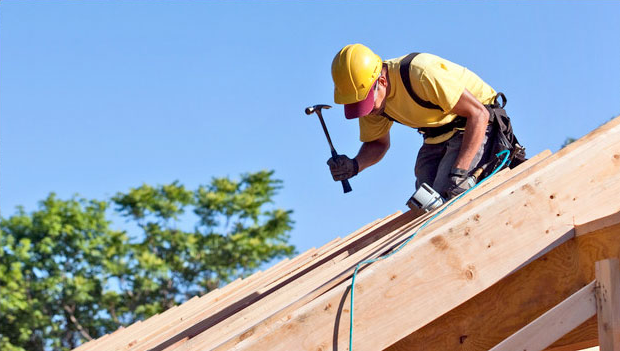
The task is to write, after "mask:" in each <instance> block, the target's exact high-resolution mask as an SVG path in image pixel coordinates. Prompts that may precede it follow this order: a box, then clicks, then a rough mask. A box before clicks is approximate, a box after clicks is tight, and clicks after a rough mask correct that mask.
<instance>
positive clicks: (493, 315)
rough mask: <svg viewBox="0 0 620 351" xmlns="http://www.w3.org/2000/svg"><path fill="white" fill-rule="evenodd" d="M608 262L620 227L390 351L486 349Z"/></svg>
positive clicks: (556, 256) (590, 329)
mask: <svg viewBox="0 0 620 351" xmlns="http://www.w3.org/2000/svg"><path fill="white" fill-rule="evenodd" d="M608 257H620V224H619V225H616V226H613V227H608V228H605V229H601V230H598V231H596V232H594V233H592V234H590V235H586V236H581V237H576V238H574V239H571V240H569V241H567V242H566V243H564V244H562V245H560V246H558V247H557V248H555V249H554V250H553V251H551V252H549V253H547V254H546V255H544V256H543V257H540V258H538V259H537V260H536V261H534V262H532V263H530V264H529V265H527V266H525V267H523V268H522V269H521V270H519V271H517V272H515V273H514V274H512V275H510V276H507V277H505V278H503V279H502V280H500V281H499V282H498V283H497V284H495V285H493V286H491V287H490V288H489V289H486V290H485V291H483V292H482V293H480V294H478V295H476V296H475V297H474V298H472V299H470V300H468V301H467V302H465V303H463V304H462V305H460V306H458V307H457V308H455V309H453V310H451V311H449V312H448V313H446V314H444V315H443V316H441V317H440V318H438V319H436V320H434V321H433V322H432V323H430V324H428V325H427V326H425V327H424V328H421V329H420V330H418V331H416V332H414V333H412V334H410V335H409V336H407V337H406V338H404V339H402V340H400V341H399V342H397V343H396V344H394V345H392V346H391V347H390V348H389V349H388V350H390V351H404V350H411V351H420V350H455V351H459V350H467V351H477V350H480V351H482V350H488V349H490V348H491V347H493V346H494V345H496V344H497V343H499V342H501V341H502V340H504V339H505V338H507V337H508V336H510V335H511V334H513V333H515V332H516V331H517V330H519V329H520V328H521V327H523V326H524V325H526V324H527V323H529V322H531V321H532V320H534V319H535V318H537V317H539V316H540V315H542V314H543V313H544V312H545V311H547V310H549V309H550V308H552V307H553V306H555V305H557V304H558V303H560V302H561V301H563V300H564V299H566V298H567V297H568V296H570V295H571V294H573V293H574V292H576V291H578V290H579V289H580V288H582V287H583V286H585V285H586V284H587V283H588V282H590V281H592V280H594V279H595V274H594V265H595V262H596V261H599V260H602V259H605V258H608ZM480 311H485V312H484V314H482V313H481V312H480ZM482 317H484V318H482ZM596 328H597V326H596V317H593V318H590V319H589V320H588V321H587V322H585V323H584V324H583V325H581V326H579V328H577V329H575V330H574V331H572V332H571V333H569V334H568V335H566V336H565V337H563V338H561V339H560V340H559V341H558V342H556V343H554V344H553V345H552V348H559V347H564V346H567V345H573V344H577V343H579V342H582V341H589V340H596V339H597V330H596ZM586 346H592V345H591V344H588V345H586ZM586 346H584V347H583V348H585V347H586ZM573 350H577V349H573Z"/></svg>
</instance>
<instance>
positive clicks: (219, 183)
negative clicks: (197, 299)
mask: <svg viewBox="0 0 620 351" xmlns="http://www.w3.org/2000/svg"><path fill="white" fill-rule="evenodd" d="M280 188H281V182H280V181H279V180H276V179H273V172H269V171H262V172H257V173H249V174H244V175H242V176H241V179H240V180H238V181H235V180H231V179H229V178H214V179H212V180H211V182H210V183H209V184H208V185H202V186H199V187H198V188H197V189H195V190H188V189H186V188H185V187H184V186H183V185H181V184H180V183H178V182H173V183H171V184H167V185H160V186H150V185H147V184H144V185H142V186H140V187H137V188H133V189H130V190H129V191H128V192H126V193H117V194H116V195H115V196H113V197H112V198H111V199H110V200H108V201H97V200H86V199H82V198H79V197H78V196H75V197H73V198H71V199H68V200H62V199H59V198H57V196H56V195H54V194H53V193H52V194H50V195H49V196H48V197H47V198H46V199H45V200H43V201H41V202H40V204H39V207H38V209H37V210H35V211H33V212H32V213H26V212H25V211H24V210H23V209H22V208H18V209H17V211H16V213H15V214H13V215H12V216H10V217H9V218H1V219H0V289H1V294H0V313H1V315H2V316H3V319H4V321H3V323H0V337H1V339H0V349H2V350H9V351H10V350H45V349H54V350H66V349H70V348H74V347H76V346H77V345H79V344H80V343H82V342H84V341H87V340H89V339H91V338H96V337H98V336H101V335H103V334H105V333H109V332H111V331H113V330H115V329H117V328H118V327H119V326H122V325H128V324H131V323H133V322H135V321H136V320H139V319H144V318H148V317H149V316H151V315H153V314H156V313H159V312H162V311H164V310H166V309H168V308H170V307H172V306H173V305H175V304H178V303H181V302H183V301H185V300H186V299H188V298H189V297H191V296H195V295H201V294H204V293H206V292H209V291H211V290H213V289H214V288H217V287H219V286H221V285H223V284H225V283H227V282H229V281H231V280H234V279H236V278H238V277H243V276H246V275H248V274H250V273H252V272H253V271H255V270H256V269H257V267H259V266H260V265H261V264H262V263H265V262H268V261H270V260H272V259H275V258H280V257H284V256H290V255H292V254H293V253H294V247H293V246H291V245H289V244H288V238H289V237H288V233H289V232H290V230H291V229H292V220H291V218H290V215H291V211H287V210H282V209H274V208H271V207H273V206H272V205H273V202H272V199H273V197H274V195H275V194H276V193H277V191H278V190H279V189H280ZM111 213H112V214H114V213H116V214H117V216H118V215H120V216H121V218H123V219H125V221H126V222H127V223H126V224H127V226H128V229H126V230H115V229H112V226H113V225H112V222H111V220H110V219H109V217H110V214H111ZM190 223H191V224H190ZM192 224H193V225H192ZM131 228H133V229H131ZM130 233H131V234H130Z"/></svg>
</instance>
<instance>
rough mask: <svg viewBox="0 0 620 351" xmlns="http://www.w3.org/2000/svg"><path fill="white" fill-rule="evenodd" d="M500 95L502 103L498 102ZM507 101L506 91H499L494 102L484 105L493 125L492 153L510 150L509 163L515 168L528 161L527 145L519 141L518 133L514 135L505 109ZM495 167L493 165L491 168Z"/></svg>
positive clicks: (490, 141)
mask: <svg viewBox="0 0 620 351" xmlns="http://www.w3.org/2000/svg"><path fill="white" fill-rule="evenodd" d="M500 97H501V98H502V100H503V101H502V104H501V105H500V104H499V102H498V99H499V98H500ZM507 101H508V100H507V99H506V95H504V93H497V95H496V96H495V100H494V101H493V103H492V104H489V105H484V106H485V107H486V109H487V110H488V111H489V124H490V125H491V134H490V135H489V140H488V141H487V142H489V143H491V145H493V147H492V151H491V152H492V155H497V154H498V153H500V152H502V151H504V150H508V151H510V159H509V160H510V162H509V164H508V165H509V167H510V168H514V167H516V166H518V165H520V164H521V163H523V162H525V161H527V158H525V147H523V146H522V145H521V144H520V143H519V140H518V139H517V137H516V135H514V132H513V131H512V124H511V123H510V117H508V114H507V113H506V110H504V106H506V102H507ZM499 161H500V160H498V159H497V160H496V162H492V163H497V162H499ZM494 168H495V167H491V168H490V169H491V170H492V169H494Z"/></svg>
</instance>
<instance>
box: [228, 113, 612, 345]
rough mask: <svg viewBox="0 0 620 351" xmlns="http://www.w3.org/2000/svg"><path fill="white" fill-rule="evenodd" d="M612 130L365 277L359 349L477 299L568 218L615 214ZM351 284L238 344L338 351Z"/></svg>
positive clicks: (460, 214)
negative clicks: (604, 213) (252, 341)
mask: <svg viewBox="0 0 620 351" xmlns="http://www.w3.org/2000/svg"><path fill="white" fill-rule="evenodd" d="M619 123H620V119H615V120H613V121H612V122H610V123H608V124H606V125H604V126H603V127H601V128H599V129H597V130H596V131H595V132H593V133H591V134H589V135H588V136H586V137H585V138H582V139H580V141H581V143H579V142H577V146H575V147H572V148H566V149H563V150H562V151H560V152H558V153H557V154H555V155H553V156H551V157H549V158H548V159H546V160H544V161H542V162H541V163H540V164H538V165H537V166H534V167H533V169H530V170H527V171H525V172H523V173H524V175H523V177H520V179H517V180H513V181H511V182H507V183H505V184H503V185H502V186H499V187H497V188H495V189H493V190H491V191H489V192H488V193H487V194H485V195H484V196H482V197H480V198H478V199H476V200H474V201H472V202H471V203H469V204H467V205H465V206H463V207H461V208H459V209H456V210H455V212H454V214H453V215H451V216H446V217H444V218H443V219H439V220H438V221H437V222H435V223H434V224H431V225H430V226H429V227H428V228H427V229H428V234H427V235H425V236H423V237H421V238H420V239H419V240H413V241H412V242H411V243H410V244H409V245H408V246H407V247H405V248H404V249H403V250H402V251H400V252H399V253H398V254H397V255H394V256H392V257H390V259H388V260H382V261H378V262H376V263H374V264H372V265H371V266H369V267H367V268H366V269H365V270H362V271H361V272H360V274H359V275H358V278H357V281H358V282H359V284H358V285H356V298H357V299H356V300H357V301H356V305H355V308H356V316H357V318H356V325H355V326H354V329H355V331H356V334H355V335H357V338H356V337H355V336H354V347H355V348H356V350H377V349H382V348H385V347H387V346H389V345H390V344H392V343H394V342H395V341H398V340H400V339H402V338H403V337H405V336H406V335H408V334H409V333H411V332H412V331H414V330H417V329H419V328H421V327H422V326H424V325H426V324H427V323H429V322H430V321H432V320H434V319H436V318H438V317H439V316H441V315H442V314H444V313H446V312H447V311H449V310H450V309H452V308H454V307H456V306H458V305H459V304H461V303H463V302H465V301H467V300H468V299H470V298H472V297H473V296H475V295H476V294H478V293H480V292H482V291H484V290H485V289H486V288H488V287H489V286H491V285H493V284H494V283H496V282H497V281H499V280H500V279H501V278H503V277H505V276H506V275H507V274H509V273H510V272H511V271H512V270H513V269H514V268H516V267H518V266H519V265H520V264H522V263H523V262H526V261H527V260H528V259H529V258H530V257H532V256H533V255H535V254H536V253H538V252H540V251H541V250H543V249H545V248H546V247H547V246H549V245H550V244H552V243H553V242H554V241H555V240H557V239H558V238H560V237H561V236H562V235H564V234H565V233H566V232H567V231H569V230H572V228H573V223H574V220H575V218H578V219H580V220H583V219H588V218H589V219H594V218H598V217H600V215H601V212H602V211H603V210H612V209H614V208H615V211H618V210H620V203H618V201H617V194H618V192H620V156H618V155H620V126H619ZM593 184H596V186H593ZM599 204H606V208H605V209H601V206H599ZM348 283H349V282H346V283H344V284H341V285H340V286H338V287H337V288H335V289H332V290H330V291H329V292H327V293H325V294H324V295H322V296H320V297H319V298H317V299H315V300H313V301H312V302H310V303H308V304H307V305H305V306H304V307H302V308H300V309H298V310H296V311H295V312H294V313H292V314H291V315H290V316H289V317H290V318H289V319H287V320H283V321H281V322H280V323H278V324H277V325H272V328H271V329H270V330H269V332H268V333H267V334H265V335H263V336H262V337H261V338H260V339H259V340H258V341H256V342H254V343H252V344H244V345H242V344H241V343H240V344H238V345H237V346H239V348H247V349H252V350H260V349H271V350H290V349H295V348H297V349H308V350H316V349H319V348H324V349H329V348H338V349H341V350H342V349H345V348H346V347H347V346H348V334H349V325H348V312H349V311H348V308H347V307H345V306H348V296H349V295H348V288H349V284H348ZM412 297H415V298H412ZM327 306H343V307H342V308H337V309H335V310H334V309H330V308H326V307H327Z"/></svg>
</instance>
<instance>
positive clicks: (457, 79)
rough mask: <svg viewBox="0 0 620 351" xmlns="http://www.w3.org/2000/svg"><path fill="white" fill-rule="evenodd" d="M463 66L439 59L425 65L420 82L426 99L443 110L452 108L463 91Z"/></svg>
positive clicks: (464, 82) (464, 83)
mask: <svg viewBox="0 0 620 351" xmlns="http://www.w3.org/2000/svg"><path fill="white" fill-rule="evenodd" d="M464 73H465V68H464V67H461V66H459V65H456V64H453V63H452V62H449V61H444V60H439V61H437V62H434V63H433V64H432V65H429V66H428V67H426V69H425V70H424V72H423V73H422V78H421V80H420V84H421V85H422V88H423V89H424V93H425V95H426V98H427V100H428V101H430V102H432V103H434V104H436V105H439V106H440V107H441V108H442V110H443V111H444V112H449V111H451V110H452V108H454V106H455V105H456V103H457V102H458V101H459V99H460V98H461V95H462V94H463V92H464V91H465V85H466V83H467V82H466V79H464Z"/></svg>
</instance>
